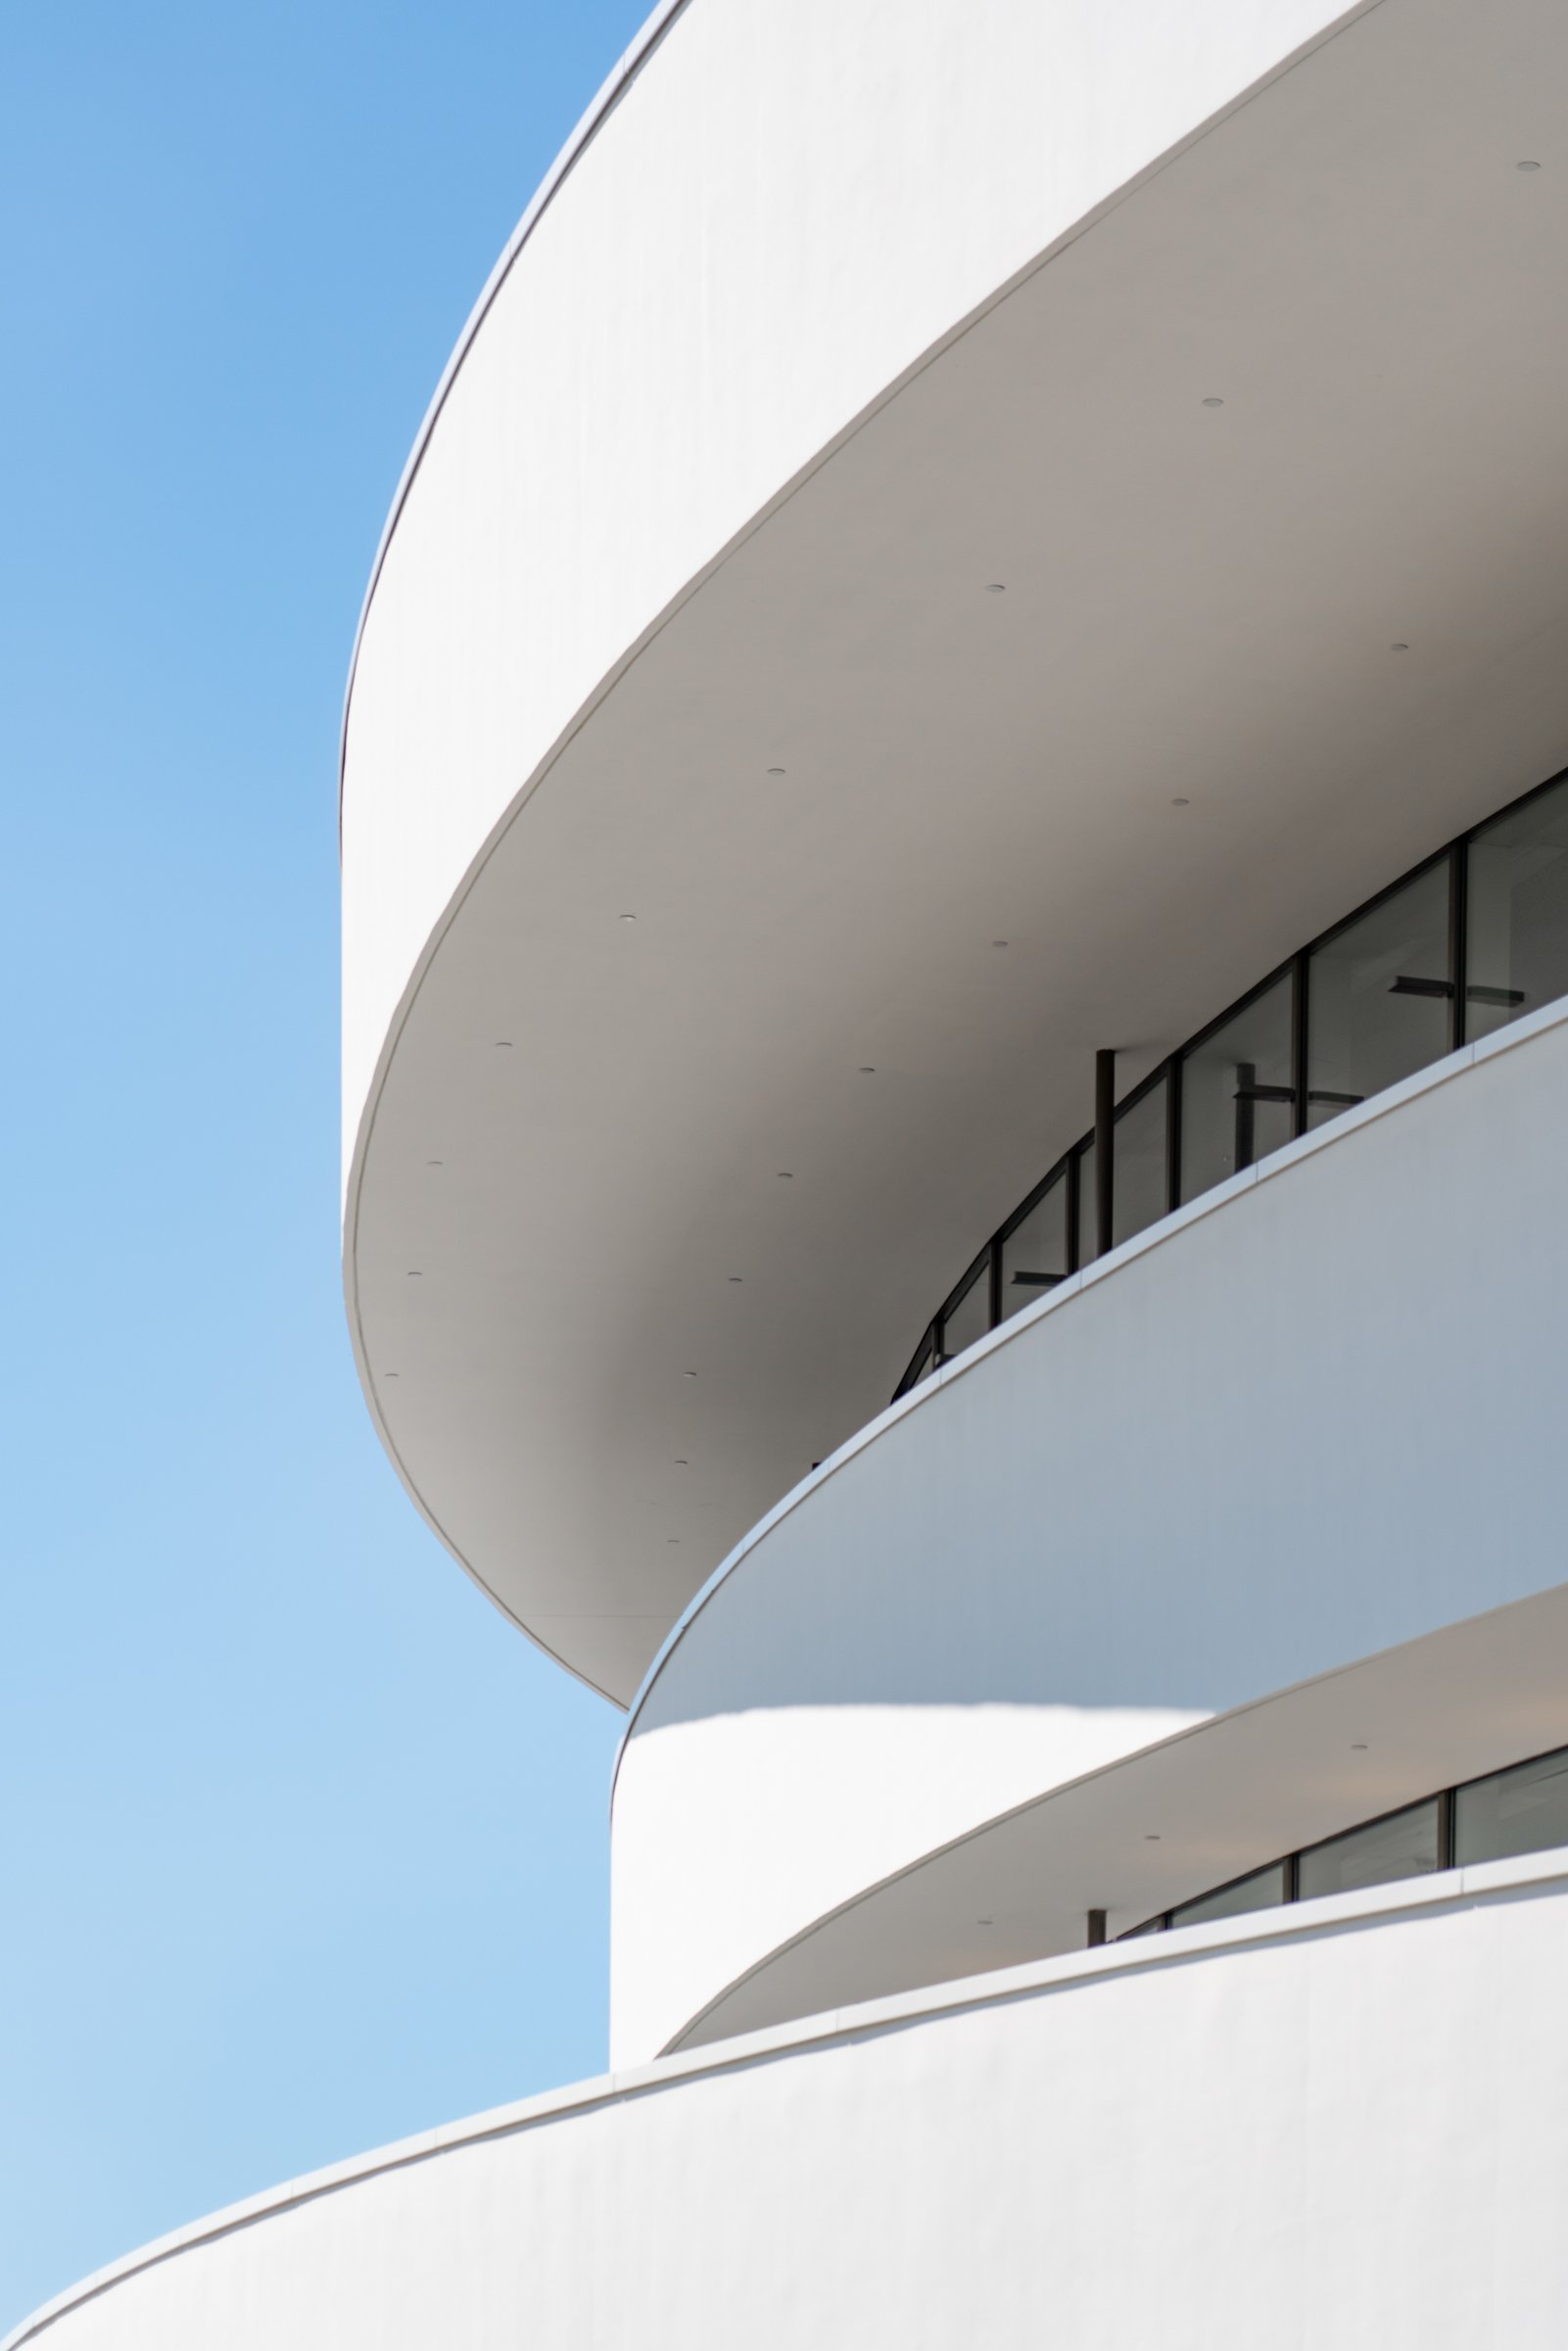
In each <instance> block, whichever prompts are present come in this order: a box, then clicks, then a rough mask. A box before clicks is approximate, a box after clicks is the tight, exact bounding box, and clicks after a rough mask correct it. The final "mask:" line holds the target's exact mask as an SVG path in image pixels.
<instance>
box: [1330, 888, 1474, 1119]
mask: <svg viewBox="0 0 1568 2351" xmlns="http://www.w3.org/2000/svg"><path fill="white" fill-rule="evenodd" d="M1452 993H1453V982H1452V976H1451V974H1450V973H1449V861H1448V859H1447V858H1444V859H1443V860H1442V862H1441V863H1439V864H1438V865H1435V866H1433V867H1432V868H1431V869H1430V870H1429V871H1428V872H1426V873H1424V874H1422V875H1420V876H1419V877H1418V878H1417V879H1416V880H1415V881H1414V882H1411V883H1407V884H1406V886H1405V888H1403V889H1401V890H1396V891H1395V893H1394V895H1393V897H1391V898H1385V899H1384V901H1383V903H1382V905H1381V906H1374V907H1373V909H1372V911H1371V913H1370V914H1363V915H1362V917H1361V919H1360V921H1359V922H1358V923H1353V924H1352V925H1351V927H1350V928H1349V930H1346V931H1341V932H1338V933H1337V934H1336V935H1335V936H1334V937H1333V938H1331V939H1329V940H1328V941H1327V942H1326V943H1325V944H1324V945H1323V946H1321V947H1319V948H1318V949H1317V950H1316V952H1315V953H1314V955H1313V956H1312V959H1311V965H1310V982H1309V1009H1308V1013H1307V1053H1308V1057H1309V1066H1308V1069H1307V1126H1308V1127H1321V1126H1322V1125H1323V1123H1324V1121H1325V1120H1327V1119H1332V1118H1337V1117H1338V1115H1339V1113H1340V1112H1341V1111H1342V1110H1345V1109H1347V1108H1349V1106H1350V1105H1351V1104H1352V1103H1354V1102H1364V1101H1365V1100H1366V1098H1367V1096H1368V1095H1369V1094H1377V1093H1381V1092H1382V1090H1383V1088H1384V1086H1386V1085H1393V1084H1394V1083H1395V1082H1396V1080H1399V1079H1401V1078H1407V1077H1408V1076H1409V1075H1410V1073H1411V1071H1412V1070H1419V1069H1424V1068H1425V1067H1426V1065H1427V1063H1428V1062H1431V1061H1438V1060H1441V1059H1442V1057H1443V1055H1444V1054H1445V1053H1447V1051H1448V1050H1449V1012H1450V1010H1451V1004H1450V999H1451V996H1452Z"/></svg>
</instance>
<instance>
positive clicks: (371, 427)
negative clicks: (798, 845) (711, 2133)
mask: <svg viewBox="0 0 1568 2351" xmlns="http://www.w3.org/2000/svg"><path fill="white" fill-rule="evenodd" d="M641 14H642V7H641V0H628V4H627V5H620V6H617V5H612V4H611V0H570V4H567V0H556V4H555V5H545V0H507V5H505V6H500V5H494V6H493V5H488V4H487V0H444V5H443V6H441V7H440V8H437V7H434V6H432V5H430V4H429V0H424V4H423V5H420V6H409V5H399V4H397V0H391V4H389V0H377V4H376V5H374V6H371V5H367V4H366V5H357V4H355V5H351V4H347V0H309V6H306V5H301V4H298V0H273V5H271V6H269V7H268V8H265V9H261V8H254V7H252V8H243V9H242V8H239V7H235V6H232V5H223V4H222V0H219V4H217V5H214V0H202V4H201V5H195V4H186V0H144V5H142V6H139V7H136V6H132V7H126V6H125V5H124V0H115V4H114V5H110V4H108V0H53V5H50V6H47V7H33V8H26V9H24V8H12V9H7V10H5V11H3V12H0V264H3V266H0V316H3V319H4V346H3V350H4V364H3V365H0V423H3V447H4V450H5V453H6V455H5V479H4V493H3V495H4V510H3V522H0V623H3V625H0V778H3V782H4V810H5V834H6V851H7V854H6V857H5V860H4V867H3V872H4V877H5V880H4V887H5V890H6V895H7V900H8V906H7V919H6V923H5V927H4V953H5V957H6V961H7V965H8V967H9V968H8V970H7V973H6V985H5V1005H6V1014H7V1018H6V1024H5V1030H6V1052H5V1067H6V1083H5V1102H6V1112H5V1127H6V1130H7V1131H6V1141H5V1148H4V1152H3V1156H0V1167H3V1171H4V1176H3V1180H4V1185H5V1197H6V1208H7V1214H6V1229H7V1231H8V1233H9V1236H10V1246H9V1249H8V1251H7V1269H6V1281H5V1306H4V1330H5V1342H6V1343H5V1346H4V1351H3V1356H0V1363H3V1367H4V1368H3V1379H4V1412H3V1416H0V1431H3V1442H4V1446H5V1454H6V1461H5V1504H6V1512H5V1572H4V1575H3V1578H0V1891H3V1897H4V1922H5V1923H4V1932H3V1934H0V2330H3V2329H4V2327H7V2326H8V2325H10V2324H11V2323H12V2322H14V2321H15V2320H16V2319H18V2318H20V2317H21V2316H23V2315H24V2312H25V2311H26V2310H28V2309H29V2308H30V2307H32V2305H33V2304H35V2303H36V2302H38V2301H39V2300H41V2299H43V2298H44V2297H45V2296H46V2295H48V2294H51V2293H53V2292H54V2291H56V2290H57V2289H58V2288H59V2287H61V2286H63V2285H65V2284H67V2283H69V2282H70V2281H71V2279H73V2278H75V2277H77V2276H78V2275H80V2274H82V2273H84V2272H86V2271H88V2270H91V2269H93V2268H94V2267H96V2266H97V2265H98V2264H100V2263H102V2262H104V2261H107V2260H110V2259H112V2258H113V2257H114V2256H115V2255H117V2254H119V2253H120V2252H122V2251H125V2250H127V2249H128V2248H129V2247H131V2246H133V2245H135V2244H137V2243H139V2242H141V2241H142V2240H144V2239H145V2238H147V2237H149V2236H152V2235H155V2234H157V2233H159V2232H160V2231H164V2230H166V2229H168V2228H171V2227H174V2226H176V2225H178V2224H179V2223H180V2222H183V2221H186V2220H189V2219H193V2218H195V2217H196V2216H197V2215H199V2214H200V2213H202V2212H204V2211H207V2210H210V2209H211V2208H213V2207H214V2206H216V2205H219V2204H222V2203H225V2202H227V2201H229V2200H230V2199H232V2198H234V2197H236V2196H240V2195H244V2194H246V2193H248V2192H250V2191H251V2190H253V2189H257V2188H261V2187H263V2186H265V2185H267V2184H268V2183H271V2182H273V2181H275V2180H279V2179H283V2178H286V2177H288V2176H290V2175H292V2174H295V2173H299V2172H302V2171H306V2170H309V2169H310V2168H311V2167H313V2166H315V2165H317V2164H321V2163H325V2162H329V2161H331V2160H332V2159H334V2158H336V2157H338V2156H342V2155H347V2154H351V2153H353V2152H354V2151H355V2150H356V2149H358V2148H361V2147H365V2146H370V2145H373V2144H375V2143H377V2142H378V2141H380V2140H383V2139H386V2138H390V2137H395V2136H397V2135H401V2134H403V2133H405V2132H408V2131H414V2130H418V2129H421V2128H423V2127H424V2126H426V2125H428V2124H432V2123H436V2122H439V2121H443V2120H447V2119H451V2118H452V2117H455V2116H458V2115H461V2114H464V2113H468V2112H472V2111H474V2110H475V2109H477V2108H480V2107H483V2106H487V2105H492V2104H496V2103H498V2102H499V2101H501V2100H503V2099H507V2098H511V2097H516V2096H521V2095H523V2094H524V2093H526V2092H528V2091H530V2090H533V2089H537V2088H542V2087H546V2086H547V2085H549V2084H552V2083H556V2082H561V2081H567V2080H570V2079H572V2078H574V2077H576V2076H578V2075H581V2074H585V2073H592V2072H594V2071H595V2070H596V2069H597V2068H598V2067H599V2066H601V2065H602V2063H603V2057H604V2008H605V1938H606V1926H607V1905H606V1885H607V1839H606V1802H607V1791H608V1777H609V1766H610V1760H611V1756H612V1753H613V1749H614V1742H615V1738H616V1735H617V1730H618V1725H619V1720H620V1718H619V1716H618V1715H616V1714H614V1713H613V1712H612V1710H611V1709H610V1708H609V1707H608V1706H606V1705H605V1704H604V1703H602V1702H601V1701H599V1700H597V1699H594V1698H592V1697H590V1696H589V1695H588V1694H587V1693H586V1692H585V1691H583V1690H581V1689H580V1688H579V1687H578V1686H577V1685H576V1684H575V1683H573V1682H570V1681H569V1680H568V1679H567V1678H566V1677H565V1676H564V1675H563V1674H562V1673H561V1672H560V1671H559V1669H558V1668H556V1667H554V1666H551V1665H549V1664H548V1663H547V1662H546V1660H545V1659H544V1658H543V1657H541V1656H540V1655H538V1654H537V1653H536V1652H535V1651H533V1650H532V1649H531V1648H530V1647H529V1645H528V1644H527V1643H526V1642H525V1641H524V1640H523V1639H522V1638H521V1637H520V1636H519V1635H518V1634H516V1633H514V1632H513V1631H511V1629H510V1628H509V1627H508V1626H507V1625H506V1624H504V1623H503V1621H502V1620H501V1618H500V1617H499V1615H497V1614H496V1613H495V1612H494V1610H493V1609H491V1607H489V1606H488V1604H487V1603H486V1602H485V1601H483V1600H482V1599H481V1598H480V1596H479V1595H478V1594H477V1593H476V1592H475V1591H474V1590H473V1589H472V1587H471V1586H470V1585H469V1584H468V1583H467V1581H466V1580H465V1578H464V1577H463V1576H462V1575H461V1573H460V1572H459V1571H458V1569H457V1568H456V1567H455V1566H454V1565H453V1564H452V1563H451V1561H450V1560H449V1559H447V1558H446V1556H445V1555H444V1554H443V1553H442V1551H441V1550H440V1548H439V1547H438V1545H437V1544H436V1542H435V1540H434V1538H433V1537H432V1536H430V1535H429V1534H428V1533H427V1531H426V1530H425V1528H424V1527H423V1526H422V1525H421V1524H420V1522H419V1520H418V1519H417V1517H416V1516H415V1514H414V1512H413V1511H412V1509H411V1508H410V1506H409V1505H408V1503H407V1502H406V1501H405V1500H404V1496H403V1494H402V1492H401V1490H400V1489H399V1487H398V1485H397V1482H396V1480H395V1478H394V1476H393V1473H392V1471H391V1469H390V1468H389V1466H388V1465H387V1463H386V1462H385V1461H384V1459H383V1457H382V1455H381V1452H380V1450H379V1447H378V1446H377V1444H376V1441H375V1439H374V1437H373V1435H372V1433H371V1430H370V1426H369V1423H368V1420H367V1419H366V1416H365V1414H364V1412H363V1409H362V1407H361V1404H360V1401H359V1396H358V1391H357V1387H356V1381H355V1375H354V1369H353V1364H352V1361H351V1357H350V1352H349V1345H348V1340H347V1336H346V1333H345V1329H344V1321H343V1310H342V1299H341V1289H340V1278H339V1270H338V1228H337V1197H338V1195H337V1109H336V1104H337V1055H338V1039H337V996H338V973H337V912H338V908H337V865H336V836H335V758H336V748H337V726H338V716H339V710H340V706H341V700H342V693H343V683H344V675H345V670H346V667H347V662H348V657H349V650H350V645H351V641H352V637H353V631H354V625H355V620H356V613H357V609H358V604H359V599H360V595H361V593H362V590H363V586H364V581H365V577H366V573H367V571H368V567H369V562H370V557H371V554H372V552H373V550H374V547H375V543H376V539H377V535H378V533H379V531H380V527H381V523H382V519H383V516H384V514H385V511H386V507H387V504H388V503H389V500H390V498H391V494H392V490H393V487H394V485H395V483H396V480H397V477H398V473H399V471H400V468H401V466H402V463H403V460H404V456H405V455H406V452H407V449H408V446H409V443H410V442H411V440H412V437H413V434H414V431H415V429H416V427H417V425H418V422H419V419H420V416H421V414H422V412H423V410H424V407H425V404H426V401H427V399H428V398H429V395H430V393H431V391H432V390H433V388H434V386H435V382H436V379H437V376H438V374H439V372H440V369H441V367H442V365H443V363H444V361H445V360H446V357H447V354H448V352H449V350H450V349H451V344H452V342H453V341H454V339H455V337H456V334H457V332H458V330H459V328H460V326H461V324H462V321H463V319H464V317H465V315H466V313H467V311H468V309H469V306H470V304H471V302H472V300H473V298H474V296H475V294H476V293H477V292H478V290H479V287H480V285H481V284H482V283H483V281H484V278H485V276H486V274H487V273H488V271H489V268H490V265H491V264H492V262H493V261H494V259H495V257H496V255H497V253H498V252H499V249H500V247H501V245H502V243H503V242H504V240H505V237H506V235H507V232H508V231H509V229H510V227H511V226H512V223H513V221H514V220H515V219H516V217H517V216H518V215H519V214H520V213H521V212H522V210H523V208H524V206H525V205H526V203H527V201H528V198H529V196H530V195H531V193H532V191H533V189H534V188H535V186H536V185H537V183H538V181H539V179H540V178H541V176H542V175H543V173H544V171H545V170H546V168H547V166H548V164H549V162H550V159H551V157H552V156H553V154H554V153H555V151H556V149H557V148H558V146H559V145H560V143H561V141H562V139H563V138H564V137H565V136H566V134H567V132H568V131H569V130H570V128H571V126H572V124H573V122H574V121H575V120H576V119H577V117H578V115H579V114H580V113H581V111H582V109H583V107H584V106H585V105H586V103H587V102H588V100H589V98H590V97H591V96H592V95H593V92H594V89H595V88H596V87H597V85H598V83H599V81H600V80H601V79H602V77H603V75H604V73H605V72H606V71H607V70H608V68H609V66H610V65H611V63H612V62H613V60H614V58H615V57H616V55H617V54H618V52H619V51H620V50H621V49H622V48H623V47H624V46H625V44H626V42H627V41H628V39H629V38H630V37H631V35H632V33H633V32H634V31H635V29H636V26H637V24H638V23H639V21H640V19H641Z"/></svg>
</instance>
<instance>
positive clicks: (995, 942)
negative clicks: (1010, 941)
mask: <svg viewBox="0 0 1568 2351" xmlns="http://www.w3.org/2000/svg"><path fill="white" fill-rule="evenodd" d="M991 944H992V946H993V947H1005V946H1006V945H1007V940H1006V939H1005V938H993V939H992V941H991Z"/></svg>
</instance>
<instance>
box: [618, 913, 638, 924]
mask: <svg viewBox="0 0 1568 2351" xmlns="http://www.w3.org/2000/svg"><path fill="white" fill-rule="evenodd" d="M621 920H622V922H623V923H635V922H636V921H637V916H636V915H635V914H623V915H622V917H621Z"/></svg>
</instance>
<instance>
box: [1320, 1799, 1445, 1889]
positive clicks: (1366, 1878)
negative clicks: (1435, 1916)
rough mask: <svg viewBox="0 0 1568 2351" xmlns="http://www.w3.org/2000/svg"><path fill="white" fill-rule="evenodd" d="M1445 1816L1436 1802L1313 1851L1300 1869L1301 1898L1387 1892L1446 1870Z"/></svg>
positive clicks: (1370, 1823)
mask: <svg viewBox="0 0 1568 2351" xmlns="http://www.w3.org/2000/svg"><path fill="white" fill-rule="evenodd" d="M1439 1812H1440V1806H1439V1799H1437V1798H1436V1797H1433V1798H1432V1799H1430V1800H1429V1801H1428V1802H1426V1803H1424V1804H1409V1805H1407V1806H1406V1807H1405V1809H1404V1810H1403V1811H1402V1812H1390V1813H1389V1814H1388V1815H1387V1816H1386V1818H1384V1819H1382V1820H1372V1821H1368V1822H1367V1824H1366V1826H1365V1827H1364V1828H1359V1829H1348V1830H1347V1831H1346V1833H1345V1835H1344V1836H1343V1837H1330V1838H1329V1839H1327V1841H1326V1842H1325V1843H1324V1844H1322V1845H1314V1846H1312V1847H1309V1849H1308V1850H1307V1852H1305V1853H1303V1854H1302V1855H1301V1857H1300V1858H1299V1860H1298V1861H1297V1864H1296V1892H1297V1895H1298V1897H1299V1898H1300V1899H1301V1900H1302V1901H1304V1902H1307V1901H1310V1900H1311V1899H1312V1897H1313V1895H1319V1894H1354V1891H1355V1890H1356V1888H1357V1887H1359V1886H1387V1885H1391V1884H1392V1883H1393V1881H1394V1880H1395V1879H1396V1878H1419V1877H1424V1876H1425V1875H1426V1873H1427V1872H1428V1871H1429V1870H1434V1869H1441V1868H1442V1867H1443V1863H1444V1851H1443V1833H1442V1830H1443V1824H1442V1821H1441V1819H1440V1817H1439Z"/></svg>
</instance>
